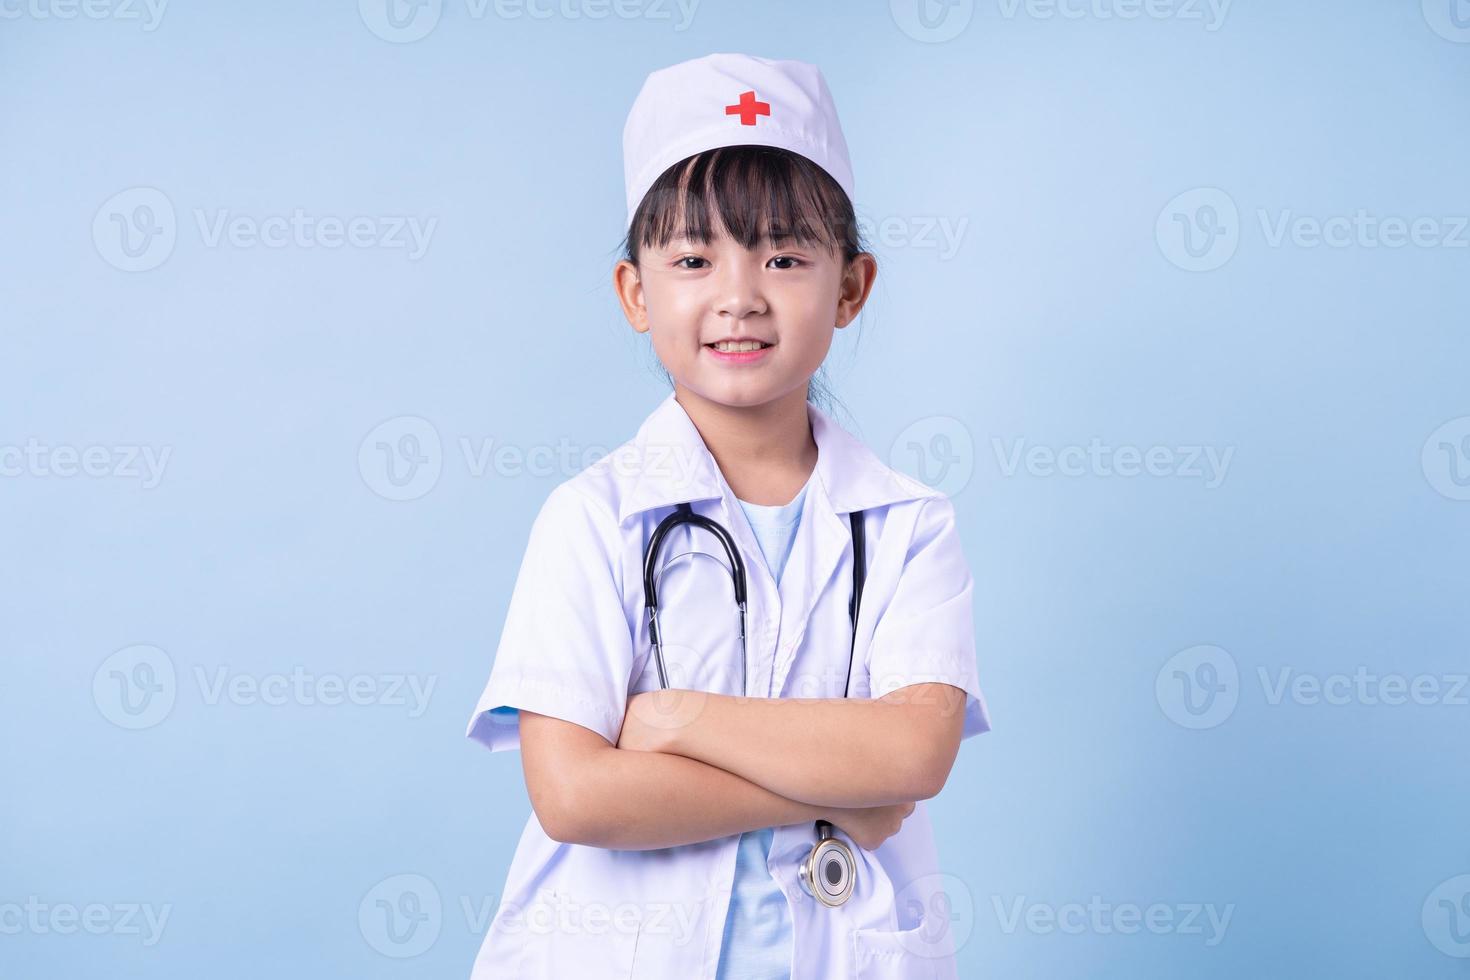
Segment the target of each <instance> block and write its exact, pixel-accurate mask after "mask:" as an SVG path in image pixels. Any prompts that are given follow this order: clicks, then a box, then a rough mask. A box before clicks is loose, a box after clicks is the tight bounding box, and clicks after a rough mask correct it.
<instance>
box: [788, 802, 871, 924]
mask: <svg viewBox="0 0 1470 980" xmlns="http://www.w3.org/2000/svg"><path fill="white" fill-rule="evenodd" d="M817 832H818V834H819V835H820V836H819V838H818V840H817V844H816V846H815V847H813V848H812V849H811V852H810V853H809V854H807V856H806V860H805V861H802V862H801V866H800V867H799V868H798V869H797V873H798V876H799V877H800V878H801V887H803V888H805V889H806V891H807V894H808V895H811V896H812V897H813V898H815V899H816V900H817V901H819V902H821V903H822V904H823V905H826V906H828V907H829V908H835V907H836V906H838V905H841V904H842V903H844V902H846V901H847V900H848V899H849V898H851V897H852V887H853V883H854V882H856V881H857V860H856V859H855V858H854V857H853V854H852V849H851V848H850V847H848V846H847V845H846V844H845V843H843V842H842V841H841V840H838V839H837V838H836V837H834V836H833V835H832V825H831V824H829V823H828V822H827V821H825V820H818V821H817Z"/></svg>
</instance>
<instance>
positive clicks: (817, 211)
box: [623, 144, 867, 406]
mask: <svg viewBox="0 0 1470 980" xmlns="http://www.w3.org/2000/svg"><path fill="white" fill-rule="evenodd" d="M716 217H718V224H717V223H716V220H715V219H716ZM718 226H723V227H724V228H725V230H726V231H728V232H729V234H730V237H731V238H733V239H735V241H737V242H738V243H739V244H740V245H741V246H742V247H744V248H747V249H751V248H755V247H756V246H757V245H759V244H761V243H762V242H764V241H769V240H774V241H787V240H791V241H795V242H797V243H799V244H801V245H804V246H808V247H811V246H822V247H825V248H826V249H827V250H828V251H836V252H837V253H838V254H839V255H841V257H842V261H843V264H846V263H848V262H851V261H852V260H853V259H854V258H856V257H857V256H858V255H860V254H861V253H863V252H866V251H867V247H866V245H865V244H864V243H863V241H862V236H861V234H860V233H859V231H858V226H857V216H856V214H855V213H854V212H853V207H852V201H851V200H850V199H849V198H848V196H847V192H846V191H844V190H843V189H842V187H841V186H840V185H839V184H838V183H837V181H835V180H833V179H832V175H831V174H829V173H827V171H825V170H823V169H822V168H821V167H819V166H817V164H815V163H813V162H812V161H811V160H808V159H807V158H806V157H804V156H801V155H800V154H798V153H792V152H791V151H789V150H784V149H781V148H779V147H773V146H757V145H751V144H741V145H739V146H723V147H719V148H716V149H713V150H704V151H701V152H699V153H696V154H694V155H693V156H689V157H685V158H684V159H683V160H680V161H679V162H678V163H676V164H674V165H673V166H671V167H669V168H668V169H667V170H665V171H664V172H663V173H662V174H660V175H659V178H658V179H657V180H655V181H654V182H653V186H651V187H650V188H649V189H648V192H647V193H646V194H644V195H643V200H642V201H641V202H639V204H638V209H637V210H636V211H635V212H633V220H632V223H631V224H630V225H629V227H628V234H627V236H626V237H625V238H624V239H623V257H624V258H625V259H626V260H627V261H629V262H631V263H633V264H634V265H637V264H638V259H639V256H640V253H641V252H642V250H643V249H644V248H647V247H650V246H652V247H657V248H663V247H665V246H666V245H668V244H669V242H670V241H672V240H673V239H674V238H676V237H680V236H682V237H684V238H688V239H689V240H690V241H695V242H699V243H700V244H702V245H708V244H709V243H710V242H711V241H712V240H713V238H714V234H715V230H716V228H717V227H718ZM659 372H660V373H661V374H662V375H663V377H664V380H665V381H667V382H668V383H669V384H670V385H671V386H672V384H673V379H672V378H670V377H669V375H668V372H667V371H665V370H664V369H663V367H662V365H660V366H659ZM821 374H822V372H821V371H820V370H818V371H817V373H816V375H814V376H813V377H812V380H811V385H810V387H809V388H808V389H807V400H808V401H812V402H815V403H817V404H819V405H824V406H827V405H830V398H831V392H830V391H829V389H828V388H827V386H826V384H825V383H824V382H823V380H822V378H821Z"/></svg>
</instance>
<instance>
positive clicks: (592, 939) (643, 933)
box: [467, 394, 990, 980]
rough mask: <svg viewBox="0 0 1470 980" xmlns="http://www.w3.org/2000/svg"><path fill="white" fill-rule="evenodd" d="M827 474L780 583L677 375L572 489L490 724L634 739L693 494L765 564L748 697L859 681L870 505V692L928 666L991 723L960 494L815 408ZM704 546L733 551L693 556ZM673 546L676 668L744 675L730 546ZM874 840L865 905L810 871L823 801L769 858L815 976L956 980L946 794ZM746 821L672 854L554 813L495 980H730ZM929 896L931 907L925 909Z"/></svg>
mask: <svg viewBox="0 0 1470 980" xmlns="http://www.w3.org/2000/svg"><path fill="white" fill-rule="evenodd" d="M807 408H808V415H809V418H810V420H811V425H812V435H813V438H814V439H815V441H816V444H817V464H816V471H815V474H814V475H815V479H814V480H812V482H811V485H810V488H809V491H808V493H807V497H806V500H805V502H804V504H803V511H802V516H801V522H800V524H799V526H798V528H797V536H796V540H795V542H794V543H793V545H792V550H791V555H790V558H789V559H788V564H787V567H786V572H785V575H784V576H783V577H782V580H781V582H780V585H779V588H778V586H777V584H776V582H775V579H774V577H773V576H772V575H771V573H770V571H769V569H768V568H767V567H766V565H765V563H764V559H763V558H762V557H761V551H760V547H759V545H758V544H757V543H756V540H755V537H754V533H753V532H752V531H751V529H750V526H749V524H748V522H747V521H746V520H745V517H744V514H743V512H742V511H741V509H740V507H739V505H738V503H737V502H736V500H735V495H734V494H733V493H732V492H731V490H730V487H729V485H728V484H727V483H726V482H725V479H724V477H723V475H722V474H721V473H720V470H719V467H718V466H717V465H716V463H715V460H714V457H713V456H712V455H710V453H709V450H708V449H707V448H706V447H705V445H704V441H703V440H702V439H701V437H700V435H699V430H698V429H696V428H695V426H694V424H693V422H692V421H691V420H690V418H689V416H688V414H687V413H686V412H685V411H684V408H683V406H681V405H680V404H679V403H678V401H676V400H675V398H674V396H673V395H672V394H670V395H669V396H667V397H666V398H665V399H664V400H663V402H662V403H661V404H660V405H659V406H658V407H657V408H656V409H655V410H654V412H653V413H652V414H651V415H649V416H648V418H647V419H646V420H645V421H644V423H643V425H642V426H641V427H640V428H639V430H638V433H637V435H636V436H635V437H634V438H633V439H632V440H630V441H629V442H627V443H625V444H623V445H622V446H620V447H618V449H616V450H614V451H613V452H612V453H610V454H609V455H607V456H605V457H603V458H602V459H600V460H598V461H597V462H596V463H594V464H592V465H591V466H589V467H587V468H586V469H584V470H583V471H582V472H580V473H578V474H577V475H576V476H574V477H571V478H570V479H568V480H566V481H564V482H563V483H561V484H559V485H558V486H557V487H556V488H555V489H553V490H552V492H551V494H550V495H549V496H548V498H547V500H546V502H545V504H544V505H543V506H542V508H541V511H540V513H539V514H538V515H537V517H536V520H535V522H534V524H533V525H532V528H531V532H530V540H529V542H528V543H527V546H526V552H525V556H524V558H523V559H522V561H521V565H520V571H519V573H518V577H517V579H516V584H515V588H514V591H513V593H512V596H511V600H510V606H509V609H508V611H507V613H506V619H505V626H504V630H503V632H502V634H501V638H500V643H499V646H498V649H497V651H496V655H495V663H494V666H493V667H492V669H491V672H490V678H489V681H488V682H487V683H486V686H485V690H484V693H483V694H482V695H481V696H480V699H479V703H478V704H477V705H476V707H475V711H474V714H473V716H472V717H471V720H470V724H469V729H468V732H467V734H468V735H469V736H470V737H471V738H473V739H475V740H477V741H479V742H481V743H483V744H484V745H486V746H488V747H489V748H490V750H491V751H500V750H502V749H516V748H519V746H520V735H519V731H518V728H517V715H516V709H521V708H524V709H526V710H529V711H534V712H538V713H540V714H546V715H552V716H555V717H558V718H563V719H565V720H567V721H571V722H575V723H576V724H578V725H582V726H583V727H586V728H590V729H592V730H593V731H595V732H597V733H599V734H600V735H602V736H603V737H604V738H606V739H607V740H608V742H610V743H612V744H617V740H618V733H619V731H620V729H621V727H622V721H623V713H624V705H625V703H626V701H627V698H628V697H629V696H631V695H632V694H635V693H638V692H642V691H649V690H657V689H658V686H659V684H658V674H657V671H656V668H655V664H654V660H653V655H652V645H651V642H650V640H649V637H648V623H647V614H646V611H645V608H644V593H643V560H644V549H645V546H646V545H647V543H648V540H649V538H650V536H651V535H652V533H653V530H654V528H655V527H657V526H658V523H659V521H660V520H661V519H662V518H664V517H665V516H667V515H668V514H669V513H670V512H671V511H672V510H673V508H674V505H675V504H677V503H680V502H683V501H688V502H690V504H691V506H692V507H693V508H694V510H695V512H696V513H699V514H703V515H706V516H709V517H713V518H714V519H716V520H718V521H719V522H720V523H721V524H723V525H724V526H725V528H726V529H727V530H728V531H729V532H730V534H731V535H732V536H733V537H734V539H735V541H736V543H737V544H738V546H739V548H740V551H741V554H742V557H743V558H744V560H745V565H746V570H747V579H748V582H747V589H748V603H747V625H748V635H747V638H746V644H747V656H748V665H747V679H746V688H747V690H746V691H745V693H746V694H749V695H752V696H757V697H832V698H838V697H842V693H843V683H844V677H845V675H846V672H847V664H848V644H849V636H850V635H851V631H850V627H849V618H848V609H847V604H848V599H849V597H850V594H851V586H852V545H851V531H850V528H849V525H848V518H847V515H848V514H849V513H850V512H852V511H855V510H862V511H864V522H865V523H864V526H865V529H866V534H867V541H866V545H867V562H868V572H867V579H866V582H865V585H864V589H863V596H862V602H861V608H860V615H859V619H858V624H857V631H856V650H855V652H854V653H853V668H852V678H851V690H850V691H849V693H848V696H849V697H855V698H867V697H879V696H882V695H883V694H886V693H889V692H890V691H893V690H896V689H898V688H901V687H905V686H907V685H910V684H918V683H923V682H926V681H937V682H942V683H946V684H952V685H954V686H955V687H958V688H961V689H963V690H964V691H965V693H966V695H967V696H966V698H965V707H964V715H965V717H964V726H963V736H964V737H965V738H968V737H970V736H972V735H976V734H979V733H980V732H984V731H988V730H989V728H990V722H989V717H988V714H987V711H986V706H985V701H984V697H983V695H982V694H981V691H980V686H979V681H978V679H977V674H976V664H975V638H974V622H973V618H972V606H971V599H972V580H971V575H970V571H969V568H968V566H967V564H966V562H965V558H964V555H963V554H962V552H961V548H960V539H959V535H958V533H957V532H956V529H955V521H954V508H953V506H952V505H951V503H950V501H949V499H948V498H947V497H945V496H944V495H943V494H941V493H939V492H938V491H935V490H933V489H931V488H930V487H928V486H926V485H924V484H923V483H920V482H918V481H916V480H914V479H911V478H909V477H908V476H905V475H904V474H902V473H899V472H897V471H895V470H893V469H891V468H889V467H888V466H886V465H885V464H884V463H883V462H882V461H881V460H879V458H878V457H877V456H876V455H875V454H874V453H873V452H872V451H871V450H870V449H868V447H867V446H865V445H864V444H863V443H862V442H861V441H859V440H858V439H856V438H855V437H854V436H852V435H851V434H850V433H848V432H846V431H845V430H844V429H842V428H841V427H840V426H839V425H837V424H836V423H835V422H834V421H833V420H832V419H831V418H830V417H829V416H828V415H827V414H826V413H824V412H822V411H821V410H820V409H819V408H817V407H816V406H815V405H811V404H808V406H807ZM690 551H698V552H700V553H702V554H704V555H710V556H717V557H718V559H719V561H718V563H717V562H716V561H712V560H710V559H709V558H692V557H687V556H686V557H683V558H680V557H678V556H680V555H682V554H685V553H687V552H690ZM661 555H662V556H664V557H665V559H666V560H665V562H663V563H661V564H663V565H664V566H665V569H666V570H665V571H664V573H663V575H662V577H661V578H660V579H659V582H658V588H659V608H660V613H659V616H660V626H661V628H662V629H663V632H664V655H665V660H666V662H667V665H668V671H669V683H670V686H671V687H678V688H699V689H703V690H708V691H715V692H718V693H723V694H739V693H741V691H740V676H741V674H740V666H739V663H740V645H739V631H738V630H739V627H738V614H737V613H736V606H735V603H734V599H733V592H732V589H731V584H730V579H729V575H728V573H727V572H726V571H725V569H724V567H723V565H724V552H723V551H722V550H721V549H720V547H719V544H718V543H717V542H716V541H715V539H714V538H712V537H711V536H710V535H709V534H708V532H705V531H702V530H699V529H694V528H690V527H688V526H684V527H680V528H676V529H675V530H674V531H673V532H671V533H670V535H669V537H668V539H666V541H665V544H664V547H663V549H662V552H661ZM836 833H837V836H838V837H840V838H842V839H843V840H844V841H846V842H847V843H848V845H849V846H850V847H851V848H852V849H853V852H854V854H855V855H856V857H857V860H858V874H857V882H856V887H855V890H854V892H853V895H852V897H851V898H850V899H849V901H848V902H847V903H846V904H845V905H843V906H841V907H838V908H826V907H824V906H822V905H820V904H819V903H818V902H817V901H816V900H815V899H813V898H811V897H810V896H809V895H807V894H806V892H805V891H804V890H803V889H802V886H801V883H800V882H799V880H798V879H797V865H798V862H799V861H800V860H801V859H802V858H804V857H805V856H806V854H807V852H808V851H809V850H810V849H811V847H812V845H813V843H814V842H815V839H816V837H815V831H814V828H813V824H812V822H811V821H802V822H801V823H797V824H790V825H787V826H783V827H777V828H776V830H775V835H774V839H773V842H772V845H771V852H770V859H769V867H770V870H771V874H772V875H773V876H774V877H775V879H776V881H777V882H779V884H780V886H781V889H782V890H783V891H784V892H785V893H786V896H787V898H788V900H789V902H790V907H791V917H792V925H793V929H794V955H793V965H792V980H830V978H848V977H851V978H921V977H922V978H926V980H927V978H949V977H954V976H955V975H956V974H955V965H954V950H953V942H952V937H951V935H950V932H949V929H948V925H947V922H946V921H943V920H945V919H946V916H944V915H939V914H935V913H936V911H938V912H945V911H947V910H948V908H949V906H948V904H947V902H946V897H945V896H944V895H942V894H940V892H941V891H942V890H943V884H942V872H941V869H940V866H939V863H938V857H937V854H936V851H935V846H934V839H933V831H932V827H931V824H930V821H929V815H928V813H927V811H926V809H925V803H924V801H922V800H921V801H919V802H918V804H917V805H916V806H915V808H914V812H913V813H912V814H911V815H910V816H909V817H908V819H907V820H905V821H904V823H903V826H902V829H901V830H900V831H899V832H898V833H897V834H895V835H894V836H893V837H890V838H889V839H888V840H887V841H885V842H884V843H883V844H882V845H881V846H880V847H878V848H877V850H873V851H868V850H864V849H862V848H860V847H858V846H857V845H855V844H854V843H853V842H852V839H851V838H850V837H848V836H847V835H846V834H845V833H843V832H842V831H841V830H840V829H838V830H836ZM738 841H739V835H738V834H735V835H731V836H728V837H721V838H717V839H714V840H709V841H703V842H700V843H698V844H689V845H682V846H678V847H667V848H658V849H652V850H613V849H606V848H598V847H589V846H584V845H580V844H564V843H559V842H557V841H555V840H552V839H551V838H550V837H548V836H547V835H546V833H545V832H544V831H543V829H542V828H541V825H540V823H539V822H538V820H537V818H536V814H535V812H534V811H532V813H531V815H530V817H529V819H528V820H527V821H526V827H525V830H524V831H523V833H522V834H521V838H520V842H519V844H518V845H517V847H516V852H515V856H514V858H513V859H512V861H511V866H510V871H509V874H508V876H507V880H506V883H505V888H504V890H503V892H502V895H501V902H500V905H499V908H498V909H497V912H496V915H495V917H494V919H493V920H492V922H491V924H490V926H489V928H488V930H487V933H486V935H485V938H484V942H483V945H482V946H481V949H480V952H479V956H478V957H477V958H476V960H475V964H474V970H473V974H472V980H492V978H495V980H500V978H512V977H514V978H548V980H549V978H555V980H599V978H607V980H613V978H617V980H626V978H630V977H636V978H669V980H695V978H703V980H713V978H714V976H715V968H716V965H717V964H718V962H719V953H720V949H719V947H720V943H721V940H722V930H723V925H724V921H725V914H726V909H727V906H728V904H729V899H730V888H731V881H732V878H733V874H734V871H735V857H736V845H737V843H738ZM926 913H928V919H927V921H926V920H925V918H924V916H925V914H926Z"/></svg>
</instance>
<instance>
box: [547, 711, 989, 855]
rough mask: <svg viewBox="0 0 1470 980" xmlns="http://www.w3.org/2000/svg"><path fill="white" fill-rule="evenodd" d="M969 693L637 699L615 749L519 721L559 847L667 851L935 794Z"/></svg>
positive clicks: (954, 748)
mask: <svg viewBox="0 0 1470 980" xmlns="http://www.w3.org/2000/svg"><path fill="white" fill-rule="evenodd" d="M964 703H965V693H964V691H962V690H961V689H959V688H957V687H954V686H952V685H948V684H929V683H926V684H914V685H910V686H908V687H904V688H900V689H898V690H896V691H894V692H892V693H890V694H888V695H885V696H884V697H882V698H878V699H876V700H865V699H845V698H743V697H733V696H730V695H719V694H708V693H705V692H701V691H688V690H673V691H658V692H648V693H645V694H636V695H634V696H633V697H632V698H630V699H629V700H628V704H627V708H626V712H625V716H624V719H623V728H622V731H621V732H620V734H619V737H618V743H617V745H616V746H612V745H609V744H608V743H607V741H606V740H605V739H603V738H602V737H601V736H599V735H597V734H595V733H593V732H592V731H590V730H589V729H585V728H582V727H581V726H579V725H574V724H572V723H570V722H566V721H562V720H561V719H557V718H552V717H549V716H545V715H537V714H533V713H530V712H526V711H522V712H521V723H520V724H521V752H522V760H523V765H524V767H525V772H526V785H527V787H528V789H529V792H530V795H531V801H532V805H533V806H534V807H535V808H536V813H537V816H538V818H539V819H540V820H541V823H542V826H543V828H544V829H545V830H546V831H547V833H548V834H549V835H551V836H552V837H553V838H555V839H558V840H569V841H575V842H577V843H587V844H594V845H596V846H602V847H615V848H635V849H641V848H653V847H669V846H673V845H675V844H687V843H694V842H697V841H702V840H710V839H712V838H715V837H722V836H726V835H728V834H733V833H739V832H742V831H746V830H754V829H758V828H762V827H771V826H780V825H782V824H789V823H797V822H800V821H804V820H812V819H817V818H822V819H829V820H833V822H834V823H838V824H839V825H840V823H841V814H842V811H843V810H844V809H847V810H849V811H850V810H852V809H857V808H866V807H875V806H882V805H886V804H893V803H905V802H911V801H914V800H920V799H928V798H930V797H932V796H934V795H936V794H937V793H938V792H939V790H940V789H941V788H942V787H943V785H944V782H945V780H946V779H947V778H948V776H949V770H950V768H951V767H952V766H953V764H954V759H955V755H956V754H957V753H958V751H959V743H960V734H961V727H962V725H963V722H964Z"/></svg>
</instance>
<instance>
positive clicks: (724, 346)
mask: <svg viewBox="0 0 1470 980" xmlns="http://www.w3.org/2000/svg"><path fill="white" fill-rule="evenodd" d="M713 346H714V348H715V350H717V351H724V352H725V353H727V354H738V353H740V352H742V351H748V350H760V349H761V348H762V347H764V346H766V345H765V344H762V343H761V342H760V341H759V340H734V341H732V340H722V341H720V342H719V343H717V344H715V345H713Z"/></svg>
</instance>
